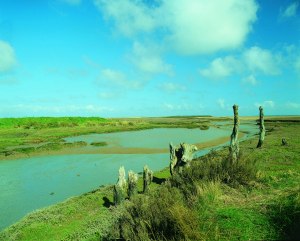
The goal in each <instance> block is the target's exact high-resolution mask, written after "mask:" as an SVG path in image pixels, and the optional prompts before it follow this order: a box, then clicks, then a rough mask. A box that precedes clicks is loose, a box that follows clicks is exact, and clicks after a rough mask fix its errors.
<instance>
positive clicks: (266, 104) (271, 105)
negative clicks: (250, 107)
mask: <svg viewBox="0 0 300 241" xmlns="http://www.w3.org/2000/svg"><path fill="white" fill-rule="evenodd" d="M255 106H256V107H257V108H258V107H259V106H262V107H265V108H274V107H275V102H274V101H273V100H266V101H264V102H262V103H255Z"/></svg>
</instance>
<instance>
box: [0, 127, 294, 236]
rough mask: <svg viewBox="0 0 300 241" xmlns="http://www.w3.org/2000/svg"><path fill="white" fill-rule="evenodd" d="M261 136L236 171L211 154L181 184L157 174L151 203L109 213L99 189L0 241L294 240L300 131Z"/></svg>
mask: <svg viewBox="0 0 300 241" xmlns="http://www.w3.org/2000/svg"><path fill="white" fill-rule="evenodd" d="M147 123H148V122H147ZM266 128H267V135H266V138H265V143H264V145H263V147H262V148H260V149H257V148H255V147H256V144H257V139H251V140H247V141H245V142H243V143H240V149H241V151H242V155H241V158H240V162H239V164H237V165H236V166H227V165H226V160H228V156H227V154H228V150H227V149H223V150H221V151H219V152H212V153H210V154H209V155H207V156H206V157H202V158H199V159H198V160H196V161H194V163H193V165H192V168H191V169H189V170H186V172H184V174H183V175H181V176H179V177H178V176H177V177H172V178H170V174H169V170H168V168H166V169H164V170H162V171H160V172H156V173H155V174H154V176H155V178H154V182H153V183H152V184H151V186H150V187H151V190H150V192H149V194H148V195H144V194H138V195H137V196H136V197H135V198H134V199H133V200H132V201H130V202H129V201H126V202H125V203H124V205H121V206H119V207H117V208H115V207H110V208H108V207H109V206H110V205H111V203H112V199H113V198H112V195H113V194H112V188H111V187H105V188H100V189H98V190H96V191H94V192H90V193H87V194H85V195H81V196H79V197H75V198H71V199H68V200H67V201H65V202H63V203H60V204H57V205H53V206H51V207H48V208H46V209H42V210H40V211H37V212H35V213H32V214H29V215H28V216H26V217H25V218H24V219H23V220H21V221H20V222H18V223H16V224H15V225H13V226H11V227H9V228H7V229H6V230H4V231H3V232H1V233H0V240H99V239H100V240H101V237H102V238H103V237H110V238H113V237H115V238H117V237H119V235H120V231H122V232H123V236H124V237H127V238H130V239H131V240H138V239H139V240H149V239H151V240H288V239H290V240H295V239H299V231H298V227H299V223H300V187H299V183H300V158H299V157H300V138H298V136H299V135H300V124H299V123H296V122H294V123H292V122H290V123H287V122H284V123H281V122H270V123H266ZM270 130H272V131H270ZM282 138H286V139H287V141H288V145H287V146H282V145H281V139H282ZM116 172H117V170H116ZM138 188H139V192H141V190H142V179H141V178H140V179H139V182H138ZM120 227H121V230H120V229H119V228H120Z"/></svg>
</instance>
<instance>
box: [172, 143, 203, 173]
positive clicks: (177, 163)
mask: <svg viewBox="0 0 300 241" xmlns="http://www.w3.org/2000/svg"><path fill="white" fill-rule="evenodd" d="M195 151H197V147H196V146H195V145H192V144H186V143H180V146H178V147H177V146H174V145H173V144H172V143H170V173H171V175H173V174H174V173H175V172H178V173H181V172H182V170H183V168H184V167H188V166H190V162H191V161H192V160H193V156H194V152H195Z"/></svg>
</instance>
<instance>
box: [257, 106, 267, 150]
mask: <svg viewBox="0 0 300 241" xmlns="http://www.w3.org/2000/svg"><path fill="white" fill-rule="evenodd" d="M265 134H266V129H265V123H264V109H263V108H262V107H261V106H260V107H259V140H258V143H257V146H256V148H260V147H262V145H263V143H264V140H265Z"/></svg>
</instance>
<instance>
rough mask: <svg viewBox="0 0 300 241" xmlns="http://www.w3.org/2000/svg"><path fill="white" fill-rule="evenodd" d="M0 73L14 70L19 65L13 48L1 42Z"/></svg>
mask: <svg viewBox="0 0 300 241" xmlns="http://www.w3.org/2000/svg"><path fill="white" fill-rule="evenodd" d="M0 56H1V57H0V73H1V72H7V71H10V70H12V69H13V68H14V67H15V65H16V64H17V61H16V57H15V51H14V49H13V47H12V46H11V45H10V44H9V43H7V42H5V41H2V40H0Z"/></svg>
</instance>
